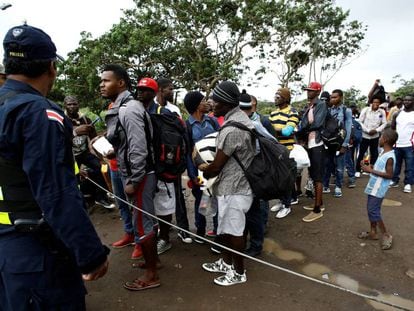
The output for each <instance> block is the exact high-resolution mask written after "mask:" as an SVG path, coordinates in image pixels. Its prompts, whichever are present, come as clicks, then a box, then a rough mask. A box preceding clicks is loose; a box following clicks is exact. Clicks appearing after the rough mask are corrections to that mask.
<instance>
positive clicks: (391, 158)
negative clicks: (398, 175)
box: [358, 128, 398, 250]
mask: <svg viewBox="0 0 414 311" xmlns="http://www.w3.org/2000/svg"><path fill="white" fill-rule="evenodd" d="M397 138H398V134H397V132H396V131H394V130H392V129H390V128H387V129H386V130H384V132H383V134H382V135H381V137H380V139H379V145H380V147H382V148H384V151H383V152H382V154H381V155H380V157H379V158H378V159H377V161H376V162H375V164H374V166H372V165H365V164H364V161H363V160H362V161H361V169H362V170H363V171H364V172H367V173H370V177H369V181H368V184H367V186H366V188H365V193H366V194H367V195H368V201H367V210H368V218H369V221H370V223H371V229H370V231H369V232H366V231H363V232H361V233H360V234H359V235H358V238H360V239H366V240H378V236H377V226H378V227H379V229H380V231H381V233H382V242H381V248H382V249H383V250H386V249H390V248H391V245H392V235H391V234H389V232H388V231H387V229H386V228H385V224H384V221H383V220H382V217H381V204H382V201H383V199H384V197H385V194H386V193H387V190H388V187H389V185H390V183H391V179H392V176H393V173H394V168H395V153H394V150H393V146H394V144H395V142H396V141H397Z"/></svg>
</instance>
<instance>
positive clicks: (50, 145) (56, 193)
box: [0, 25, 109, 310]
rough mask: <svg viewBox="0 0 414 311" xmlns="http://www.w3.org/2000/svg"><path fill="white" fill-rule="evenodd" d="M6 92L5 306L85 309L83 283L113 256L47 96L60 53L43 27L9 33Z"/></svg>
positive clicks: (2, 110) (1, 181) (1, 275)
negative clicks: (88, 206)
mask: <svg viewBox="0 0 414 311" xmlns="http://www.w3.org/2000/svg"><path fill="white" fill-rule="evenodd" d="M3 47H4V53H5V59H4V65H5V68H6V73H7V75H8V79H7V81H6V83H5V84H4V85H3V87H2V88H1V89H0V250H1V251H0V306H1V309H2V310H56V309H59V310H85V293H86V290H85V287H84V284H83V280H87V281H88V280H96V279H98V278H100V277H102V276H103V275H105V273H106V272H107V269H108V260H107V255H108V253H109V250H108V248H106V247H105V246H103V245H102V243H101V241H100V239H99V237H98V235H97V233H96V231H95V229H94V227H93V225H92V223H91V221H90V220H89V218H88V216H87V214H86V212H85V210H84V208H83V201H82V196H81V193H80V192H79V189H78V187H77V181H76V178H75V175H74V169H73V168H74V160H73V154H72V135H73V133H72V131H73V130H72V125H71V123H70V121H69V120H68V119H67V118H65V116H64V113H63V111H62V110H61V109H60V108H59V107H58V106H57V105H56V104H54V103H53V102H51V101H48V100H47V99H46V98H45V96H46V95H47V94H48V92H49V91H50V89H51V88H52V86H53V83H54V80H55V78H56V58H57V55H56V47H55V45H54V44H53V42H52V41H51V39H50V37H49V36H48V35H47V34H46V33H45V32H43V31H42V30H40V29H37V28H34V27H31V26H28V25H22V26H17V27H13V28H11V29H10V30H9V31H8V32H7V34H6V36H5V38H4V41H3Z"/></svg>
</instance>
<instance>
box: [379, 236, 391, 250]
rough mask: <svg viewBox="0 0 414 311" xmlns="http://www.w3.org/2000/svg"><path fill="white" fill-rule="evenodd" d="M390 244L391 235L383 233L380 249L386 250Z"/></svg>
mask: <svg viewBox="0 0 414 311" xmlns="http://www.w3.org/2000/svg"><path fill="white" fill-rule="evenodd" d="M391 246H392V235H391V234H390V235H384V236H383V238H382V242H381V249H382V250H387V249H390V248H391Z"/></svg>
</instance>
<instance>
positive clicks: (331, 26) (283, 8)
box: [55, 0, 363, 112]
mask: <svg viewBox="0 0 414 311" xmlns="http://www.w3.org/2000/svg"><path fill="white" fill-rule="evenodd" d="M134 2H135V8H134V9H130V10H125V11H124V16H123V18H122V19H121V20H120V22H119V23H117V24H115V25H113V27H112V28H111V29H110V30H109V31H108V32H106V33H105V34H104V35H102V36H100V37H99V38H96V39H94V38H92V37H91V34H89V33H86V32H84V33H82V38H81V40H80V42H79V46H78V48H77V49H75V50H74V51H73V52H71V53H69V55H68V58H67V60H66V61H65V62H64V63H63V64H62V65H61V67H60V69H61V73H62V75H61V79H60V80H59V81H58V83H57V88H58V89H60V90H62V89H63V90H64V92H62V91H60V92H59V91H56V92H55V94H56V96H57V97H62V95H63V94H69V93H71V94H76V95H78V97H79V98H80V99H81V101H82V102H83V104H85V105H87V106H89V107H90V108H91V109H92V110H93V111H95V112H96V111H98V110H99V107H100V106H101V104H100V101H101V100H100V98H99V92H98V87H99V72H100V68H102V66H103V65H105V64H108V63H118V64H121V65H122V66H124V67H125V68H127V70H128V71H129V73H130V75H131V78H132V79H133V81H134V83H135V82H136V80H138V79H139V78H141V77H143V76H152V77H161V76H166V77H169V78H170V79H172V80H173V81H174V83H175V84H176V86H177V87H184V88H186V89H195V88H199V89H203V90H205V91H207V92H208V91H209V90H210V89H211V88H212V87H213V86H214V85H215V84H216V83H217V82H218V81H220V80H226V79H232V80H235V81H237V80H238V79H239V78H240V77H241V76H242V75H243V74H245V73H246V72H247V71H249V69H250V64H251V63H253V62H254V61H255V60H258V59H271V58H274V59H277V60H278V61H279V62H280V63H283V64H284V65H285V66H286V67H287V68H288V70H287V71H286V73H280V74H279V76H280V80H281V84H282V85H287V84H288V83H289V82H290V81H295V80H298V79H299V78H300V75H299V74H298V71H299V70H300V69H301V68H302V67H303V66H306V65H307V64H309V62H310V61H312V60H315V59H319V58H330V57H348V56H349V55H351V54H353V53H355V51H357V50H358V49H359V47H360V46H359V44H360V41H361V40H362V38H363V30H362V29H361V28H362V25H361V24H360V23H359V22H356V21H352V22H347V21H346V19H347V17H348V12H343V11H342V9H341V8H338V7H336V6H334V4H333V1H332V0H320V1H318V2H314V1H305V0H289V1H287V0H279V1H276V0H245V1H242V0H222V1H219V0H175V1H167V0H157V1H154V0H134ZM247 48H248V49H249V51H253V52H252V53H250V54H249V55H248V56H247V54H245V53H246V49H247ZM266 71H267V68H266V67H265V66H263V67H262V68H260V69H259V70H257V71H256V73H255V74H256V75H257V76H260V75H263V74H264V73H265V72H266Z"/></svg>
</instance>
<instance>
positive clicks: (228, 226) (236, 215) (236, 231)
mask: <svg viewBox="0 0 414 311" xmlns="http://www.w3.org/2000/svg"><path fill="white" fill-rule="evenodd" d="M217 202H218V227H217V234H230V235H233V236H243V231H244V228H245V226H246V215H245V214H246V213H247V211H248V210H249V209H250V207H251V205H252V203H253V194H251V195H242V194H234V195H220V196H217Z"/></svg>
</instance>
